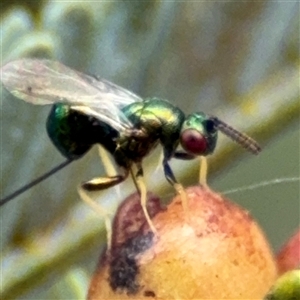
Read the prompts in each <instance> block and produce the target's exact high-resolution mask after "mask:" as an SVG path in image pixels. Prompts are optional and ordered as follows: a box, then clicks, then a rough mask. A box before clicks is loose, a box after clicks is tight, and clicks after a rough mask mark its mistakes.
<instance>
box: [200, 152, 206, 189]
mask: <svg viewBox="0 0 300 300" xmlns="http://www.w3.org/2000/svg"><path fill="white" fill-rule="evenodd" d="M207 169H208V163H207V158H206V157H205V156H200V171H199V183H200V185H202V186H203V187H207Z"/></svg>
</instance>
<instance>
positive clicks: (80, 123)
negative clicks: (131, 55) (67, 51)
mask: <svg viewBox="0 0 300 300" xmlns="http://www.w3.org/2000/svg"><path fill="white" fill-rule="evenodd" d="M1 82H2V83H3V85H4V87H5V88H6V89H7V90H8V91H9V92H11V93H12V94H13V95H14V96H15V97H17V98H19V99H22V100H24V101H27V102H29V103H32V104H34V105H49V104H51V105H53V107H52V110H51V112H50V115H49V117H48V120H47V131H48V135H49V137H50V139H51V140H52V142H53V143H54V145H55V146H56V148H57V149H58V150H59V151H60V152H61V154H62V155H63V156H65V157H66V158H67V161H65V162H64V163H62V164H60V165H59V166H57V167H55V168H54V169H52V170H51V171H49V172H47V173H45V174H44V175H42V176H40V177H39V178H37V179H36V180H34V181H33V182H32V183H30V184H28V185H25V186H23V187H22V188H20V189H19V190H17V191H15V192H14V193H12V194H11V195H9V196H7V197H5V198H4V199H2V200H0V205H3V204H4V203H6V202H8V201H9V200H10V199H13V198H14V197H16V196H18V195H20V194H21V193H23V192H24V191H26V190H27V189H29V188H31V187H33V186H34V185H36V184H38V183H39V182H41V181H42V180H44V179H46V178H48V177H49V176H51V175H52V174H54V173H55V172H57V171H58V170H60V169H62V168H63V167H65V166H66V165H68V164H69V163H71V162H72V161H73V160H75V159H78V158H80V157H82V156H83V155H84V154H85V153H86V152H87V151H88V150H89V149H90V148H91V147H92V146H93V145H95V144H101V145H102V146H103V147H104V148H105V149H106V150H107V151H108V152H109V153H110V154H111V155H112V157H113V158H114V160H115V162H116V165H117V166H118V167H119V169H120V170H118V174H117V175H114V176H106V177H99V178H94V179H92V180H90V181H88V182H85V183H83V184H82V185H81V188H80V189H79V193H80V196H81V198H82V199H84V201H86V202H87V203H89V204H90V205H91V206H92V207H94V204H93V203H91V202H92V201H91V199H90V198H89V197H88V196H87V195H86V194H85V192H84V190H85V191H95V190H103V189H106V188H109V187H112V186H114V185H116V184H119V183H120V182H122V181H124V180H125V179H126V178H127V176H128V174H129V173H131V175H132V177H133V179H134V182H135V184H136V187H137V189H138V190H139V192H140V194H141V205H142V208H143V211H144V213H145V217H146V219H147V222H148V224H149V226H150V228H151V229H152V231H153V232H154V231H155V229H154V227H153V225H152V223H151V220H150V217H149V214H148V212H147V209H146V199H147V197H146V193H147V189H146V185H145V183H144V182H143V168H142V160H143V158H144V157H146V156H147V155H148V154H149V153H150V152H151V151H152V150H153V149H154V148H155V147H156V146H157V145H158V144H160V145H161V146H162V149H163V161H162V165H163V169H164V174H165V177H166V179H167V180H168V181H169V183H171V184H172V185H173V186H174V187H175V189H176V191H177V192H178V193H179V194H180V195H182V198H183V199H186V196H184V189H183V187H182V186H181V185H180V184H179V183H178V182H177V180H176V178H175V176H174V174H173V172H172V169H171V167H170V165H169V161H170V159H172V158H176V159H185V160H187V159H193V158H195V157H197V156H206V155H208V154H211V153H212V152H213V151H214V149H215V147H216V142H217V132H218V131H221V132H223V133H224V134H225V135H227V136H228V137H230V138H231V139H232V140H234V141H236V142H237V143H239V144H240V145H241V146H243V147H244V148H245V149H247V150H248V151H250V152H252V153H254V154H258V153H259V152H260V150H261V149H260V147H259V145H258V144H257V143H256V142H255V141H254V140H253V139H251V138H250V137H248V136H247V135H245V134H242V133H241V132H239V131H237V130H235V129H234V128H232V127H231V126H229V125H227V124H226V123H225V122H223V121H221V120H220V119H219V118H217V117H214V116H209V115H206V114H204V113H202V112H198V113H193V114H190V115H188V116H185V115H184V113H183V112H182V111H181V110H180V109H179V108H178V107H176V106H174V105H172V104H171V103H169V102H168V101H165V100H161V99H157V98H150V99H145V100H143V99H142V98H141V97H139V96H137V95H135V94H134V93H132V92H130V91H128V90H126V89H124V88H122V87H120V86H118V85H116V84H114V83H112V82H109V81H107V80H105V79H101V78H98V77H95V76H90V75H87V74H84V73H81V72H78V71H75V70H73V69H71V68H69V67H67V66H65V65H64V64H62V63H60V62H57V61H51V60H44V59H30V58H25V59H20V60H16V61H12V62H9V63H7V64H5V65H4V66H2V67H1ZM179 145H180V147H181V148H182V149H177V148H178V146H179ZM106 162H107V161H106ZM132 165H134V167H135V169H136V172H133V168H132ZM106 169H107V170H109V169H111V168H110V166H107V164H106ZM108 173H110V172H108ZM203 182H204V181H203ZM183 202H185V203H186V201H185V200H183Z"/></svg>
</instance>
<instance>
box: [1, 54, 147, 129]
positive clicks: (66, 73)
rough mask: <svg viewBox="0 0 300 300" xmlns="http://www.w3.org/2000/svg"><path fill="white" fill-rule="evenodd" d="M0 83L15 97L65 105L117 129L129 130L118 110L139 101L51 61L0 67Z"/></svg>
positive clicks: (37, 60)
mask: <svg viewBox="0 0 300 300" xmlns="http://www.w3.org/2000/svg"><path fill="white" fill-rule="evenodd" d="M1 81H2V83H3V85H4V87H5V88H6V89H7V90H8V91H9V92H10V93H12V94H13V95H14V96H15V97H17V98H19V99H22V100H24V101H27V102H30V103H33V104H38V105H46V104H54V103H65V104H68V105H70V106H71V107H72V108H73V109H75V110H78V111H81V112H84V113H86V114H88V115H91V116H94V117H96V118H97V119H99V120H101V121H103V122H105V123H107V124H109V125H111V126H112V127H114V128H115V129H117V130H124V129H126V128H130V127H132V124H131V123H130V121H129V120H128V119H127V118H126V116H125V115H124V114H123V113H122V111H121V108H122V107H124V106H126V105H128V104H130V103H133V102H137V101H142V99H141V98H140V97H138V96H136V95H135V94H133V93H131V92H129V91H127V90H126V89H123V88H121V87H119V86H117V85H115V84H113V83H111V82H109V81H106V80H102V79H101V80H100V79H97V78H94V77H92V76H89V75H86V74H83V73H80V72H77V71H75V70H72V69H71V68H68V67H66V66H65V65H63V64H61V63H59V62H57V61H51V60H39V59H28V58H27V59H21V60H16V61H13V62H9V63H8V64H6V65H4V66H3V67H1Z"/></svg>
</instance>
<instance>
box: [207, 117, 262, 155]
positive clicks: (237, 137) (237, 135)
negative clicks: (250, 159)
mask: <svg viewBox="0 0 300 300" xmlns="http://www.w3.org/2000/svg"><path fill="white" fill-rule="evenodd" d="M211 119H212V121H213V122H214V125H215V127H216V129H218V130H220V131H221V132H222V133H224V134H225V135H227V136H228V137H230V138H231V139H232V140H233V141H235V142H237V143H238V144H240V145H241V146H242V147H243V148H245V149H246V150H248V151H250V152H252V153H253V154H258V153H259V152H260V151H261V147H260V146H259V144H258V143H257V142H256V141H255V140H253V139H252V138H251V137H249V136H248V135H246V134H244V133H242V132H239V131H237V130H236V129H234V128H233V127H231V126H229V125H228V124H226V123H225V122H223V121H221V120H220V119H218V118H217V117H212V118H211Z"/></svg>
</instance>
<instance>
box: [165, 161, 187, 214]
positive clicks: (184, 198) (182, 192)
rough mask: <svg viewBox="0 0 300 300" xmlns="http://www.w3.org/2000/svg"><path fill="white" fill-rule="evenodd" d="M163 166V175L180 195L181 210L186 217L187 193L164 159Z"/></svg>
mask: <svg viewBox="0 0 300 300" xmlns="http://www.w3.org/2000/svg"><path fill="white" fill-rule="evenodd" d="M163 167H164V172H165V177H166V179H167V180H168V182H169V183H170V184H171V185H172V186H173V187H174V189H175V190H176V192H177V194H178V195H179V196H180V198H181V203H182V207H183V211H184V213H185V215H186V216H187V217H188V216H189V210H188V199H187V194H186V192H185V189H184V187H183V186H182V185H181V184H180V183H178V182H177V180H176V178H175V176H174V174H173V171H172V169H171V167H170V165H169V163H168V161H167V160H166V159H165V160H164V161H163Z"/></svg>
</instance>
